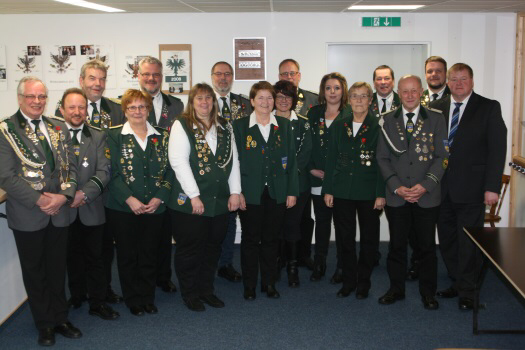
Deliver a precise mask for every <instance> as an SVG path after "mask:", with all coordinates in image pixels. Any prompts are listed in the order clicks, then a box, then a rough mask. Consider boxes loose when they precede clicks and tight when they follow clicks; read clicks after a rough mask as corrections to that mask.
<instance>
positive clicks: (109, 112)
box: [55, 97, 126, 130]
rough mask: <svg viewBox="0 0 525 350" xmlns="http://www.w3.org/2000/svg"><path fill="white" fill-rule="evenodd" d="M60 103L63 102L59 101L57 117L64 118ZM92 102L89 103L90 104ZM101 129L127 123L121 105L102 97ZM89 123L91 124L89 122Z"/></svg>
mask: <svg viewBox="0 0 525 350" xmlns="http://www.w3.org/2000/svg"><path fill="white" fill-rule="evenodd" d="M60 103H61V101H58V104H57V107H56V111H55V115H56V116H59V117H61V118H63V117H64V116H63V115H62V113H60V108H59V107H60ZM89 103H90V101H88V104H89ZM99 112H100V116H101V119H100V127H101V129H104V130H106V129H108V128H109V127H111V126H115V125H121V124H124V123H125V121H126V120H125V119H126V117H125V116H124V112H122V106H121V105H120V103H117V102H114V101H113V100H111V99H109V98H106V97H102V98H101V100H100V111H99ZM88 123H89V122H88Z"/></svg>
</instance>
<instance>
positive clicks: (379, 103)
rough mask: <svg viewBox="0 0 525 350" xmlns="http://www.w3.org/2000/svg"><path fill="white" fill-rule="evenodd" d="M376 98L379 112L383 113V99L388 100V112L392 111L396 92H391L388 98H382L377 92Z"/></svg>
mask: <svg viewBox="0 0 525 350" xmlns="http://www.w3.org/2000/svg"><path fill="white" fill-rule="evenodd" d="M376 96H377V106H378V107H379V110H380V111H381V110H382V109H383V99H386V110H387V111H388V110H390V108H391V107H392V102H393V101H394V90H392V91H390V94H388V96H387V97H381V96H380V95H379V94H378V93H377V91H376Z"/></svg>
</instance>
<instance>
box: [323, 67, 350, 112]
mask: <svg viewBox="0 0 525 350" xmlns="http://www.w3.org/2000/svg"><path fill="white" fill-rule="evenodd" d="M330 79H336V80H338V81H339V83H341V89H342V90H343V96H342V97H341V105H340V106H339V110H342V109H343V107H344V106H346V105H347V104H348V84H347V83H346V78H345V77H344V75H342V74H341V73H338V72H333V73H328V74H326V75H325V76H324V77H323V79H321V84H319V103H320V104H324V103H326V98H325V93H324V89H325V87H326V82H327V81H328V80H330Z"/></svg>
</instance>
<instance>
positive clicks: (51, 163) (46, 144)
mask: <svg viewBox="0 0 525 350" xmlns="http://www.w3.org/2000/svg"><path fill="white" fill-rule="evenodd" d="M31 123H33V124H34V125H35V132H36V135H37V136H38V140H40V145H41V146H42V148H43V149H44V153H45V155H46V160H47V164H49V168H50V169H51V172H53V171H55V157H54V156H53V152H52V151H51V146H49V142H48V141H47V138H46V135H44V133H43V132H42V130H40V120H31Z"/></svg>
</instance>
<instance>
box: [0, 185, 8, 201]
mask: <svg viewBox="0 0 525 350" xmlns="http://www.w3.org/2000/svg"><path fill="white" fill-rule="evenodd" d="M6 200H7V193H5V191H4V190H3V189H1V188H0V204H2V203H4V202H5V201H6Z"/></svg>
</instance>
